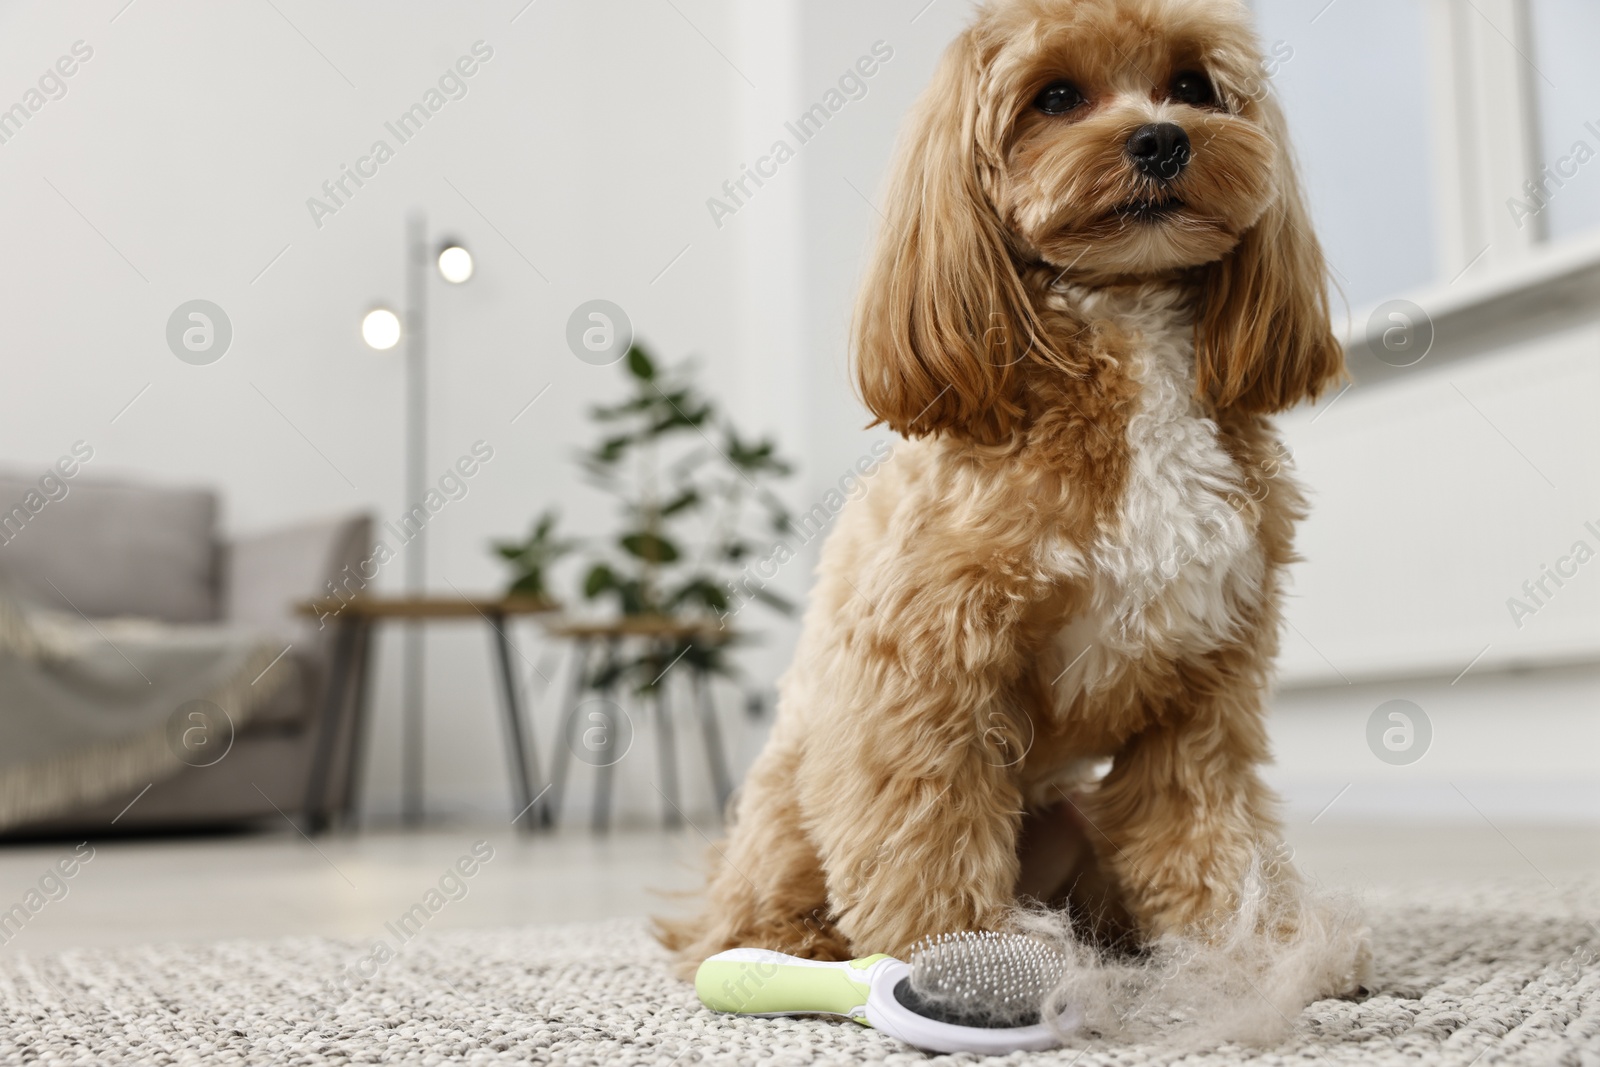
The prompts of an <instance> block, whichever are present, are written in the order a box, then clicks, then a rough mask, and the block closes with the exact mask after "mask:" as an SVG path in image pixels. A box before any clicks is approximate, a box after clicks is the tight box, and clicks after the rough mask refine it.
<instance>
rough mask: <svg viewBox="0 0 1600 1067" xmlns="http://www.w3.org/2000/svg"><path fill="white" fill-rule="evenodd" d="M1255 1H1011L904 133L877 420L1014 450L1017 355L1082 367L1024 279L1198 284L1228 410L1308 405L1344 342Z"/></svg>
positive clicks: (881, 274)
mask: <svg viewBox="0 0 1600 1067" xmlns="http://www.w3.org/2000/svg"><path fill="white" fill-rule="evenodd" d="M1266 79H1267V74H1266V72H1265V70H1264V67H1263V64H1262V57H1261V54H1260V51H1259V49H1258V46H1257V44H1256V41H1255V36H1254V34H1253V32H1252V31H1251V28H1250V24H1249V13H1248V11H1247V10H1246V8H1245V6H1244V4H1243V3H1242V2H1239V0H995V2H992V3H990V4H988V5H987V6H986V7H985V8H984V9H983V10H982V11H981V12H980V13H979V15H978V18H977V21H976V22H975V23H974V24H973V25H972V26H971V27H970V28H969V29H968V30H967V31H966V32H965V33H963V34H962V35H961V36H960V37H958V38H957V39H956V40H955V41H954V42H953V43H952V44H951V45H950V48H949V50H948V51H947V52H946V53H945V56H944V59H943V61H942V62H941V64H940V66H939V69H938V72H937V74H936V75H935V77H934V80H933V83H932V84H931V85H930V86H929V87H928V89H927V91H926V92H925V93H924V95H923V98H922V100H921V101H920V102H919V104H918V106H917V108H916V111H915V112H914V114H913V116H912V119H911V122H910V126H909V128H908V129H907V130H906V132H905V135H904V136H905V140H904V142H903V143H902V145H901V149H900V156H899V161H898V164H897V168H896V171H895V174H894V178H893V181H892V183H891V186H890V192H889V202H888V205H887V212H888V214H887V224H886V225H885V227H884V229H883V233H882V236H881V238H880V240H879V247H878V251H877V254H876V259H875V262H874V264H873V266H872V268H871V269H870V271H869V274H868V277H867V281H866V285H865V287H864V290H863V294H862V300H861V305H860V307H859V309H858V311H857V321H856V359H857V375H858V380H859V384H860V387H861V390H862V394H863V398H864V399H865V401H866V403H867V406H868V407H869V408H871V409H872V411H873V413H874V414H875V415H877V416H878V418H879V419H880V420H881V421H883V422H886V423H888V424H889V425H890V426H891V427H892V428H894V429H896V430H898V431H900V432H902V433H907V434H923V433H930V432H938V431H942V430H953V431H957V432H961V433H964V434H967V435H970V436H973V437H977V438H979V439H985V440H994V439H997V438H999V437H1002V436H1004V435H1005V434H1007V433H1008V432H1009V431H1010V429H1011V428H1012V427H1013V426H1014V425H1015V424H1016V422H1017V420H1018V419H1019V417H1020V416H1021V414H1022V412H1021V409H1020V407H1019V406H1018V404H1017V403H1016V399H1015V396H1014V392H1015V388H1014V387H1015V371H1014V368H1015V366H1016V365H1017V363H1018V362H1019V361H1020V360H1023V359H1033V360H1041V361H1044V362H1046V363H1056V364H1059V365H1061V366H1063V367H1065V366H1067V365H1068V362H1069V361H1067V360H1066V359H1065V358H1064V357H1063V356H1062V355H1061V354H1060V353H1059V352H1057V351H1056V350H1055V348H1054V345H1055V344H1057V343H1058V342H1056V341H1054V340H1052V339H1051V338H1050V337H1048V336H1047V335H1046V333H1045V331H1044V330H1043V329H1042V327H1041V323H1040V321H1039V316H1038V311H1037V309H1036V308H1035V307H1034V304H1033V299H1032V297H1031V296H1030V293H1029V290H1028V287H1027V286H1026V285H1025V284H1024V282H1023V275H1022V271H1023V270H1024V269H1026V268H1028V267H1030V266H1033V265H1037V266H1039V267H1043V268H1046V269H1049V270H1050V271H1051V272H1052V273H1055V272H1060V273H1061V274H1062V275H1064V276H1065V277H1066V278H1067V279H1070V280H1076V281H1081V282H1084V283H1087V284H1091V285H1092V284H1099V283H1109V282H1117V281H1129V280H1142V279H1154V278H1166V277H1171V278H1174V279H1183V280H1187V281H1190V282H1192V284H1194V285H1195V286H1196V287H1197V289H1198V293H1197V297H1196V299H1197V304H1198V308H1199V312H1198V317H1197V322H1196V336H1195V349H1196V386H1197V389H1198V390H1199V392H1200V393H1201V394H1202V395H1203V396H1205V397H1206V398H1208V399H1209V400H1210V401H1211V402H1212V403H1213V404H1215V405H1216V406H1218V407H1219V408H1223V407H1239V408H1243V409H1245V410H1251V411H1263V412H1264V411H1275V410H1280V409H1282V408H1286V407H1289V406H1291V405H1293V404H1295V403H1297V402H1298V401H1300V400H1302V399H1306V398H1308V397H1313V396H1315V395H1316V393H1317V392H1318V390H1319V389H1320V388H1321V387H1322V386H1323V385H1325V384H1326V383H1327V382H1329V381H1330V380H1332V379H1333V378H1335V377H1337V376H1338V375H1339V374H1340V373H1341V371H1342V367H1343V358H1342V354H1341V352H1340V349H1339V346H1338V344H1337V342H1336V341H1335V340H1334V338H1333V336H1332V333H1331V331H1330V328H1329V320H1328V299H1327V289H1326V279H1325V275H1324V270H1325V268H1324V263H1323V258H1322V252H1321V249H1320V248H1319V246H1318V244H1317V241H1316V238H1315V237H1314V236H1312V233H1311V228H1310V222H1309V220H1308V218H1307V215H1306V211H1305V207H1304V205H1303V203H1302V200H1301V196H1300V191H1299V187H1298V184H1297V182H1296V179H1295V174H1294V166H1293V163H1292V160H1291V158H1290V155H1289V147H1288V141H1287V138H1286V135H1285V131H1284V124H1283V117H1282V113H1281V112H1280V111H1279V109H1278V106H1277V104H1276V102H1275V101H1274V100H1273V99H1272V97H1271V95H1270V94H1269V93H1268V91H1267V87H1266Z"/></svg>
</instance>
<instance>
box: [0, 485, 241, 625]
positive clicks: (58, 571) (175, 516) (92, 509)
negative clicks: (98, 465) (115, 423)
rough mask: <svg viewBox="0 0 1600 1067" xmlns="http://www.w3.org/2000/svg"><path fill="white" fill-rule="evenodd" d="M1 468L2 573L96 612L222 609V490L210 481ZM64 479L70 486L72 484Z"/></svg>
mask: <svg viewBox="0 0 1600 1067" xmlns="http://www.w3.org/2000/svg"><path fill="white" fill-rule="evenodd" d="M51 488H52V489H53V492H52V493H50V494H49V497H53V498H54V499H50V498H49V497H46V496H45V495H44V494H43V493H42V492H41V490H40V482H39V479H38V477H37V476H32V477H30V476H28V475H27V474H26V473H25V472H18V471H15V470H12V471H0V580H4V581H5V583H6V584H7V585H8V586H9V587H10V589H11V591H12V592H14V593H15V594H17V595H19V596H22V597H25V598H27V599H28V600H31V601H33V602H35V603H38V604H42V605H44V606H46V607H52V608H57V609H59V610H62V611H73V610H76V611H79V612H82V613H83V614H84V615H86V616H88V617H89V618H106V617H109V616H116V615H140V616H144V617H146V618H153V619H160V620H163V621H166V622H205V621H208V620H211V619H215V618H216V617H217V577H216V557H217V547H216V545H217V537H216V523H217V498H216V495H215V494H214V493H212V492H211V491H209V490H206V489H179V488H168V487H164V486H153V485H139V484H136V483H131V482H123V481H118V480H113V479H105V478H91V477H89V476H88V475H86V474H82V473H80V474H78V475H77V476H76V477H73V478H70V479H55V480H53V481H52V483H51ZM63 488H64V490H65V491H64V493H63Z"/></svg>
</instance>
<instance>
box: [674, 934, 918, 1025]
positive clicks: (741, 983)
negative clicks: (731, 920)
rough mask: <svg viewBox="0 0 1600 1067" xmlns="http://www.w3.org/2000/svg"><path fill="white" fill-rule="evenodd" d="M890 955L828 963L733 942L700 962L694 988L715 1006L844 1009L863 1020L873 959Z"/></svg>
mask: <svg viewBox="0 0 1600 1067" xmlns="http://www.w3.org/2000/svg"><path fill="white" fill-rule="evenodd" d="M886 959H889V957H888V956H885V955H882V954H879V955H876V956H867V957H864V958H862V959H859V960H849V961H847V962H844V963H824V962H822V961H821V960H805V959H801V958H800V957H798V956H787V955H784V954H783V953H782V952H771V951H768V950H767V949H762V948H734V949H729V950H728V951H726V952H719V953H717V954H716V955H715V956H712V957H711V958H710V959H708V960H706V961H705V962H704V963H702V964H701V965H700V969H699V970H698V971H696V972H695V976H694V991H695V992H696V993H697V994H699V996H700V1003H702V1004H704V1005H705V1006H706V1007H708V1008H710V1009H711V1010H712V1011H726V1012H734V1013H736V1014H739V1015H816V1014H824V1015H843V1016H845V1017H847V1018H851V1019H854V1020H855V1021H856V1022H858V1023H863V1024H864V1023H865V1022H866V1021H867V1017H866V1007H867V991H868V989H869V988H870V987H871V985H872V980H871V968H872V965H873V964H875V963H877V962H879V961H880V960H886Z"/></svg>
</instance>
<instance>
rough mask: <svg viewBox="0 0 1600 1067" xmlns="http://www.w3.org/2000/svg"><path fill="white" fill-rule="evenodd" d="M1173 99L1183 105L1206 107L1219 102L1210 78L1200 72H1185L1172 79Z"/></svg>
mask: <svg viewBox="0 0 1600 1067" xmlns="http://www.w3.org/2000/svg"><path fill="white" fill-rule="evenodd" d="M1172 99H1174V100H1176V101H1178V102H1179V103H1181V104H1193V105H1194V106H1195V107H1206V106H1208V105H1210V104H1214V103H1216V102H1217V94H1216V91H1215V90H1214V89H1212V88H1211V79H1210V78H1207V77H1206V76H1205V75H1204V74H1201V73H1200V72H1199V71H1198V70H1185V71H1181V72H1179V74H1178V75H1177V76H1176V77H1175V78H1173V79H1172Z"/></svg>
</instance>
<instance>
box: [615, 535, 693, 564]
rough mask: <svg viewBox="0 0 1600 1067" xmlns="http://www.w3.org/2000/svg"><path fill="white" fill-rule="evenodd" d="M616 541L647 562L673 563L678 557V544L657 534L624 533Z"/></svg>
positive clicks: (629, 552)
mask: <svg viewBox="0 0 1600 1067" xmlns="http://www.w3.org/2000/svg"><path fill="white" fill-rule="evenodd" d="M617 543H618V544H620V545H621V546H622V547H623V549H624V550H625V551H627V552H628V554H629V555H633V556H637V557H639V558H640V559H642V560H644V561H645V562H647V563H673V562H676V561H677V559H678V546H677V545H675V544H673V543H672V542H671V541H668V540H667V539H666V538H665V537H662V536H660V535H659V534H653V533H632V534H624V535H623V536H622V537H621V538H619V539H618V541H617Z"/></svg>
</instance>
